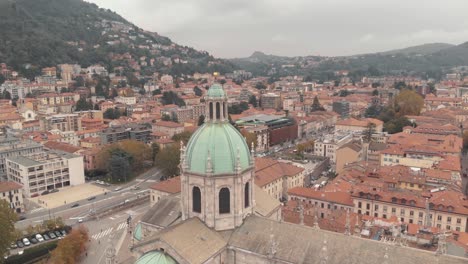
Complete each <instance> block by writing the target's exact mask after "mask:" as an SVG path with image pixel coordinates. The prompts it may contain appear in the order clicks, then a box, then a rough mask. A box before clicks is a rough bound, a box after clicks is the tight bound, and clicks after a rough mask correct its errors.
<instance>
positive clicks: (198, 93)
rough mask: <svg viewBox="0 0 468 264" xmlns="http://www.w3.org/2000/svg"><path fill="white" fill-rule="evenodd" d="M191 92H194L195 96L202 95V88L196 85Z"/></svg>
mask: <svg viewBox="0 0 468 264" xmlns="http://www.w3.org/2000/svg"><path fill="white" fill-rule="evenodd" d="M193 92H194V93H195V95H196V96H202V95H203V92H202V89H200V87H198V86H195V87H193Z"/></svg>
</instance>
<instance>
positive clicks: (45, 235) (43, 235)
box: [42, 233, 50, 241]
mask: <svg viewBox="0 0 468 264" xmlns="http://www.w3.org/2000/svg"><path fill="white" fill-rule="evenodd" d="M42 238H44V240H45V241H47V240H50V236H49V235H47V234H46V233H44V234H42Z"/></svg>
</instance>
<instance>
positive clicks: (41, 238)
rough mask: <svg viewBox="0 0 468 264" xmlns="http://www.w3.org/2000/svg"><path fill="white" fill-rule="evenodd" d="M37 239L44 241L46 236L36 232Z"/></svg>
mask: <svg viewBox="0 0 468 264" xmlns="http://www.w3.org/2000/svg"><path fill="white" fill-rule="evenodd" d="M36 239H37V241H39V242H42V241H44V238H43V237H42V235H41V234H36Z"/></svg>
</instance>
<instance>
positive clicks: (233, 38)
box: [90, 0, 468, 57]
mask: <svg viewBox="0 0 468 264" xmlns="http://www.w3.org/2000/svg"><path fill="white" fill-rule="evenodd" d="M90 2H94V3H96V4H98V5H99V6H101V7H105V8H109V9H112V10H114V11H116V12H117V13H119V14H121V15H122V16H124V17H125V18H127V19H128V20H130V21H131V22H133V23H135V24H137V25H138V26H140V27H142V28H144V29H147V30H151V31H156V32H158V33H160V34H162V35H165V36H168V37H170V38H171V39H173V40H174V41H176V42H177V43H179V44H182V45H189V46H193V47H195V48H197V49H201V50H207V51H209V52H211V53H212V54H214V55H215V56H219V57H243V56H248V55H250V54H251V53H252V52H253V51H255V50H261V51H264V52H267V53H273V54H278V55H289V56H294V55H309V54H313V55H349V54H356V53H366V52H375V51H383V50H387V49H394V48H402V47H406V46H410V45H419V44H423V43H428V42H448V43H454V44H458V43H461V42H465V41H468V30H466V28H467V26H468V17H467V16H466V15H465V13H466V10H468V1H465V0H446V1H440V0H410V1H408V0H377V1H376V0H327V1H324V0H288V1H284V0H217V1H213V0H156V1H154V0H132V1H128V0H90Z"/></svg>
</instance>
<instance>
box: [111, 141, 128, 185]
mask: <svg viewBox="0 0 468 264" xmlns="http://www.w3.org/2000/svg"><path fill="white" fill-rule="evenodd" d="M132 160H133V157H132V156H131V155H130V154H128V153H127V152H125V151H124V150H122V149H113V150H112V151H111V157H110V159H109V167H108V171H109V172H110V174H111V177H112V180H113V181H119V182H120V181H123V182H126V181H127V176H129V175H130V170H131V168H130V163H131V162H132Z"/></svg>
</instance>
